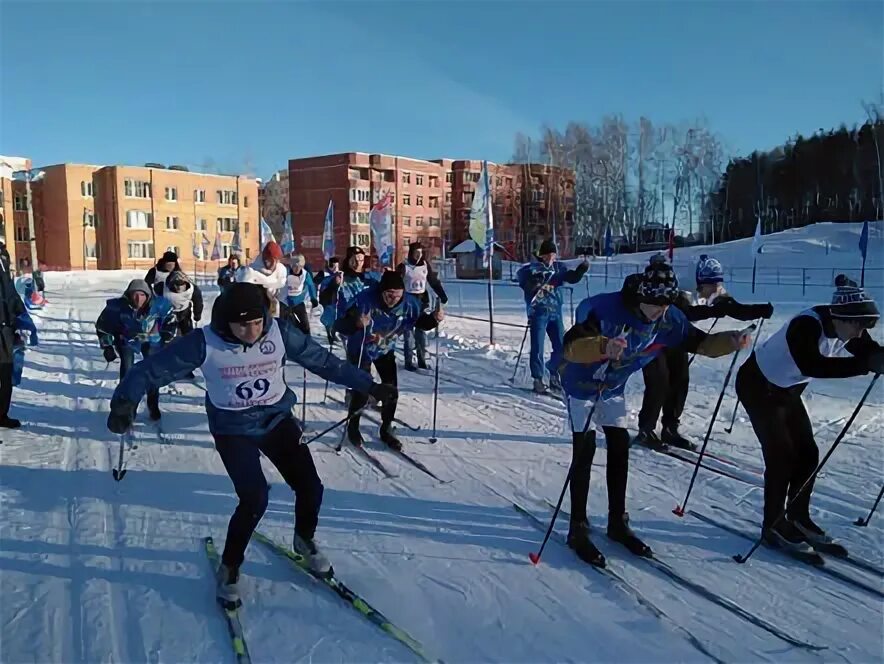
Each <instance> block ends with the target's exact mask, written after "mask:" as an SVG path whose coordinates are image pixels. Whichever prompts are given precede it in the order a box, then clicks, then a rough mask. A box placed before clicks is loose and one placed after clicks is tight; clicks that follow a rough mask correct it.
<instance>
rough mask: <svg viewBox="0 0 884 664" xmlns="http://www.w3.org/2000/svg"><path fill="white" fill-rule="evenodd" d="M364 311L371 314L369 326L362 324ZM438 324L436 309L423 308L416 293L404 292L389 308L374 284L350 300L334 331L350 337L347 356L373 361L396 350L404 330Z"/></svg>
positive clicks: (429, 327)
mask: <svg viewBox="0 0 884 664" xmlns="http://www.w3.org/2000/svg"><path fill="white" fill-rule="evenodd" d="M365 314H368V315H370V316H371V324H370V326H369V327H368V328H367V329H363V328H361V327H360V326H359V318H360V316H364V315H365ZM437 325H438V322H437V321H436V318H435V316H434V315H433V313H432V312H424V311H423V304H422V303H421V301H420V298H419V297H418V296H417V295H412V294H411V293H405V294H404V295H403V296H402V299H401V300H399V303H398V304H397V305H396V306H395V307H392V308H387V305H386V304H385V303H384V300H383V296H382V295H381V290H380V287H379V286H377V285H373V286H371V287H370V288H367V289H366V290H363V291H362V292H361V293H359V294H358V295H357V296H356V297H355V298H353V299H352V300H351V301H350V305H349V306H348V307H347V311H346V313H345V314H344V315H343V316H341V317H339V318H338V320H337V322H335V331H336V332H340V333H341V334H343V335H344V336H346V337H347V356H348V357H350V358H351V359H356V358H359V357H360V356H361V357H362V358H363V359H368V360H371V361H374V360H376V359H378V358H379V357H381V356H382V355H386V354H387V353H391V352H393V351H394V350H396V340H397V339H398V338H399V337H400V336H401V335H402V334H404V333H405V332H409V331H411V330H413V329H414V328H415V327H417V328H419V329H421V330H432V329H433V328H435V327H436V326H437ZM363 339H364V340H365V341H364V344H365V345H364V346H363Z"/></svg>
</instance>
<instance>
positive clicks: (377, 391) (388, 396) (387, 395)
mask: <svg viewBox="0 0 884 664" xmlns="http://www.w3.org/2000/svg"><path fill="white" fill-rule="evenodd" d="M368 393H369V395H371V396H372V397H374V398H375V399H377V400H378V401H379V402H381V403H384V404H385V403H387V402H391V401H396V400H397V399H398V398H399V390H398V389H397V388H396V386H395V385H388V384H387V383H375V384H374V385H372V386H371V387H370V388H369V390H368Z"/></svg>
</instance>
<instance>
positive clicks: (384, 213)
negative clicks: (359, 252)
mask: <svg viewBox="0 0 884 664" xmlns="http://www.w3.org/2000/svg"><path fill="white" fill-rule="evenodd" d="M391 203H392V201H391V200H390V194H389V192H388V193H387V194H385V195H384V197H383V198H381V200H379V201H378V202H377V203H375V204H374V206H372V208H371V212H370V213H369V215H368V223H369V225H370V226H371V235H372V239H373V240H374V250H375V253H377V255H378V261H379V262H380V264H381V265H386V266H389V267H392V266H393V251H394V246H393V206H392V204H391Z"/></svg>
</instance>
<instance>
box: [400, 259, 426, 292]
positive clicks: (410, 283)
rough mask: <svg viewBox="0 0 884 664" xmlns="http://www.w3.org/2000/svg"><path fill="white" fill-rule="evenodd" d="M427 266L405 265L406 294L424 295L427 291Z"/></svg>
mask: <svg viewBox="0 0 884 664" xmlns="http://www.w3.org/2000/svg"><path fill="white" fill-rule="evenodd" d="M427 273H428V270H427V264H426V263H424V264H423V265H411V264H410V263H406V264H405V279H404V281H405V292H406V293H413V294H415V295H423V294H424V293H425V292H426V291H427Z"/></svg>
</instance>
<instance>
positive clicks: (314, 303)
mask: <svg viewBox="0 0 884 664" xmlns="http://www.w3.org/2000/svg"><path fill="white" fill-rule="evenodd" d="M310 306H311V307H312V308H313V309H315V308H316V307H318V306H319V300H317V299H316V298H315V297H314V298H313V299H312V300H310Z"/></svg>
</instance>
